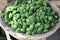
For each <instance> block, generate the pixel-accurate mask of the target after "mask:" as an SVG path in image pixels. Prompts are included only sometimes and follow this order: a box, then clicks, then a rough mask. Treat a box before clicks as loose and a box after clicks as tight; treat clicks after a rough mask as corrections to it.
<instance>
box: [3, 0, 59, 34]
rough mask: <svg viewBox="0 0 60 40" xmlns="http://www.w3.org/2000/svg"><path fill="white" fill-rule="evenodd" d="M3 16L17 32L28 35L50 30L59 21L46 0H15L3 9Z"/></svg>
mask: <svg viewBox="0 0 60 40" xmlns="http://www.w3.org/2000/svg"><path fill="white" fill-rule="evenodd" d="M3 18H4V21H5V22H6V23H7V24H9V25H10V26H11V27H12V28H13V29H14V30H16V32H22V33H25V34H27V35H33V34H42V33H45V32H48V31H49V30H50V29H51V28H53V27H54V26H55V25H56V23H57V22H58V15H57V14H56V13H55V11H53V10H52V9H51V8H50V6H49V5H48V4H47V2H46V1H45V0H15V2H14V3H13V4H11V5H9V6H8V7H7V8H6V9H5V10H4V11H3Z"/></svg>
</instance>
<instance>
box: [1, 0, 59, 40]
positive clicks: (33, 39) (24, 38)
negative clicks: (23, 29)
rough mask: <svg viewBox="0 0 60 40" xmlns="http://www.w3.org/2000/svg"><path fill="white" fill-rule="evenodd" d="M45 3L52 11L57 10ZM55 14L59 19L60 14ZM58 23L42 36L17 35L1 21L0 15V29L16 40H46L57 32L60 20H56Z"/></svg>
mask: <svg viewBox="0 0 60 40" xmlns="http://www.w3.org/2000/svg"><path fill="white" fill-rule="evenodd" d="M46 1H47V2H48V4H49V5H50V6H51V8H52V9H53V10H55V11H56V9H57V10H59V9H58V7H57V6H56V5H55V4H54V3H51V2H49V1H48V0H46ZM55 8H56V9H55ZM2 11H3V10H2ZM56 12H57V14H58V16H59V19H60V13H59V12H58V11H56ZM1 14H2V13H1ZM58 21H59V22H58V23H57V24H56V26H55V27H54V28H52V29H51V30H50V31H49V32H47V33H44V34H36V35H25V34H23V33H17V32H15V31H14V30H13V29H12V28H10V27H8V25H6V24H5V23H4V21H3V20H2V15H0V25H1V26H2V27H4V29H5V30H6V31H8V32H9V34H10V35H12V36H13V37H14V38H16V39H18V40H46V38H47V37H49V36H50V35H52V34H53V33H55V32H56V31H57V29H58V28H59V27H60V20H58Z"/></svg>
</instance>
